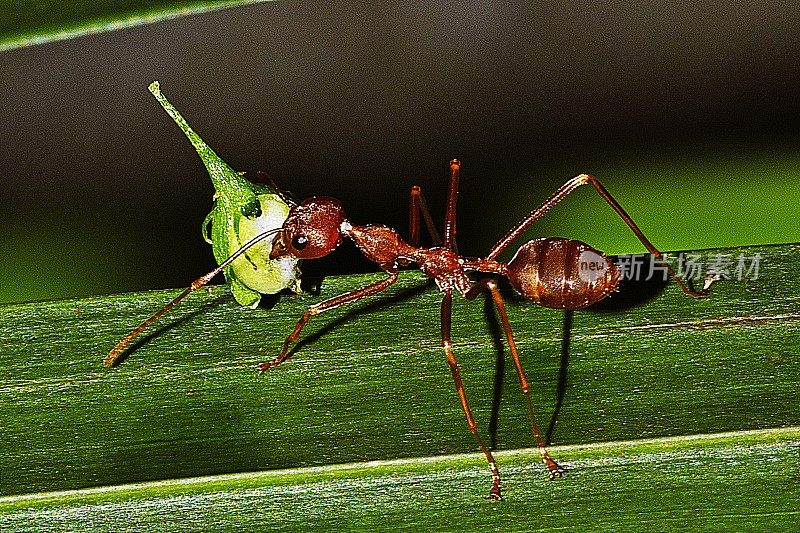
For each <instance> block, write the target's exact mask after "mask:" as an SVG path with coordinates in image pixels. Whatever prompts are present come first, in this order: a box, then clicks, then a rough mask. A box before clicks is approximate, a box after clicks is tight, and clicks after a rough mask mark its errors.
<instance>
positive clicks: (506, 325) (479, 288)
mask: <svg viewBox="0 0 800 533" xmlns="http://www.w3.org/2000/svg"><path fill="white" fill-rule="evenodd" d="M484 291H489V294H490V295H491V297H492V301H493V302H494V306H495V308H496V309H497V314H498V315H499V316H500V323H501V324H502V325H503V332H504V333H505V335H506V341H507V342H508V348H509V350H510V351H511V358H512V359H513V360H514V368H515V369H516V370H517V377H518V378H519V386H520V388H521V389H522V393H523V394H524V395H525V402H526V403H527V404H528V416H530V419H531V428H532V429H533V436H534V437H536V445H537V446H538V448H539V450H540V451H541V453H542V461H543V462H544V464H545V466H547V470H548V471H549V472H550V479H555V478H559V477H561V476H563V475H564V470H563V469H562V468H561V467H560V466H558V463H556V462H555V461H554V460H553V459H552V458H551V457H550V454H549V453H547V449H546V448H545V444H544V439H542V432H541V430H540V429H539V422H538V420H537V418H536V410H535V409H534V408H533V402H532V401H531V387H530V384H529V383H528V378H527V376H525V370H523V368H522V361H521V360H520V357H519V350H518V349H517V343H516V341H515V340H514V333H513V332H512V331H511V323H510V322H509V321H508V314H507V313H506V304H505V302H504V301H503V296H502V295H501V294H500V291H499V290H498V288H497V282H495V280H493V279H492V278H484V279H482V280H480V281H478V282H477V283H475V285H473V286H472V287H471V288H470V290H469V291H468V292H467V294H466V298H467V299H468V300H474V299H475V298H476V297H477V296H478V295H479V294H481V293H482V292H484Z"/></svg>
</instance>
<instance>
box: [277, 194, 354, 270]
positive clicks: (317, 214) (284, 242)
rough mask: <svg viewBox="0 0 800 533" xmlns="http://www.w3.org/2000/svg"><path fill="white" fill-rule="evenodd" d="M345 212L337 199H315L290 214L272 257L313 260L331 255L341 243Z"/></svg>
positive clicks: (302, 204) (305, 202) (319, 197)
mask: <svg viewBox="0 0 800 533" xmlns="http://www.w3.org/2000/svg"><path fill="white" fill-rule="evenodd" d="M344 221H345V216H344V210H343V209H342V204H340V203H339V200H336V199H335V198H329V197H326V196H315V197H312V198H309V199H308V200H305V201H303V202H302V203H301V204H300V205H296V206H294V207H293V208H292V210H291V211H289V216H288V217H287V218H286V220H285V221H284V223H283V227H282V228H281V231H280V232H279V233H278V236H277V237H275V242H274V244H273V246H272V253H271V254H270V257H271V258H273V259H274V258H276V257H280V256H284V255H291V256H293V257H297V258H299V259H316V258H318V257H323V256H326V255H328V254H329V253H331V252H332V251H334V250H335V249H336V247H337V246H339V244H340V243H341V242H342V230H341V226H342V223H343V222H344Z"/></svg>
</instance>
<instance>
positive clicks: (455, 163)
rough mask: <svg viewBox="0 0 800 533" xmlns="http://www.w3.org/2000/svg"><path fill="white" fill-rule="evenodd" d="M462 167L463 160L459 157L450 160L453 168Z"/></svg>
mask: <svg viewBox="0 0 800 533" xmlns="http://www.w3.org/2000/svg"><path fill="white" fill-rule="evenodd" d="M460 167H461V161H460V160H458V159H451V160H450V168H451V169H458V168H460Z"/></svg>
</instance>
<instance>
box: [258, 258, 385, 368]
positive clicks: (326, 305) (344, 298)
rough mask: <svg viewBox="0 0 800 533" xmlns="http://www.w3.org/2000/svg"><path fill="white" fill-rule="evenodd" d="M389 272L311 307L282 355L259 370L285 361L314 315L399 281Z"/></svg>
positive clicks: (284, 345) (301, 318)
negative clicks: (381, 277) (373, 280)
mask: <svg viewBox="0 0 800 533" xmlns="http://www.w3.org/2000/svg"><path fill="white" fill-rule="evenodd" d="M388 274H389V277H388V278H386V279H383V280H380V281H376V282H375V283H371V284H369V285H367V286H365V287H362V288H360V289H357V290H354V291H350V292H346V293H344V294H340V295H339V296H334V297H333V298H330V299H328V300H325V301H323V302H320V303H318V304H316V305H312V306H311V307H309V308H308V310H307V311H306V312H305V313H303V316H301V317H300V320H298V321H297V324H295V326H294V329H293V330H292V332H291V333H290V334H289V336H288V337H286V340H285V341H283V349H282V350H281V353H280V355H278V357H276V358H274V359H272V360H271V361H266V362H264V363H261V364H259V365H258V370H259V371H261V372H266V371H267V370H271V369H273V368H275V367H276V366H278V365H279V364H281V363H282V362H284V361H285V360H286V359H287V358H288V357H289V350H290V349H291V347H292V345H293V344H294V343H295V342H297V340H298V339H299V338H300V333H301V332H302V331H303V328H304V327H305V325H306V324H307V323H308V321H309V320H310V319H311V317H312V316H314V315H318V314H320V313H324V312H325V311H330V310H331V309H336V308H337V307H340V306H342V305H345V304H348V303H350V302H355V301H358V300H361V299H363V298H367V297H368V296H372V295H374V294H378V293H379V292H381V291H382V290H384V289H385V288H387V287H388V286H390V285H391V284H393V283H394V282H395V281H397V272H388Z"/></svg>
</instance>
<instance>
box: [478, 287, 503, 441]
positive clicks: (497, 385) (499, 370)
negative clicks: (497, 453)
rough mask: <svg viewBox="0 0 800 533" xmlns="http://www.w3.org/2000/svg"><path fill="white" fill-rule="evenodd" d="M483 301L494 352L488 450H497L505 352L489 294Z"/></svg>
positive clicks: (501, 333)
mask: <svg viewBox="0 0 800 533" xmlns="http://www.w3.org/2000/svg"><path fill="white" fill-rule="evenodd" d="M485 296H486V297H485V298H484V299H483V314H484V317H485V318H486V324H487V325H488V327H489V334H490V336H491V338H492V345H493V346H494V352H495V363H494V384H493V387H492V408H491V411H490V415H489V448H490V449H492V450H496V449H497V427H498V423H499V420H500V403H501V400H502V398H503V379H504V377H505V371H506V359H505V352H504V351H503V348H504V346H503V338H504V337H503V332H502V330H501V329H500V323H499V322H498V320H497V314H496V313H495V312H494V304H493V303H492V298H491V295H490V294H489V293H486V294H485Z"/></svg>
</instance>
